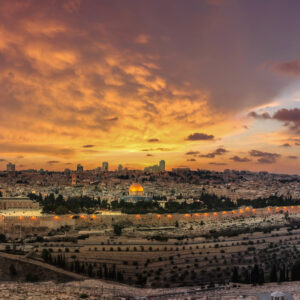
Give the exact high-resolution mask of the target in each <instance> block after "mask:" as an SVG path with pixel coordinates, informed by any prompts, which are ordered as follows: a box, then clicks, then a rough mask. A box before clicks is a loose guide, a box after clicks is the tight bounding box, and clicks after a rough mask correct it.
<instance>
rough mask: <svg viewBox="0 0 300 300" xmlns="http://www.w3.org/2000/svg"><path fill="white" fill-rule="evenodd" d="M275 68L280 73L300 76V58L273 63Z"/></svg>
mask: <svg viewBox="0 0 300 300" xmlns="http://www.w3.org/2000/svg"><path fill="white" fill-rule="evenodd" d="M273 69H274V70H275V71H277V72H278V73H280V74H284V75H290V76H300V60H291V61H287V62H282V63H276V64H274V65H273Z"/></svg>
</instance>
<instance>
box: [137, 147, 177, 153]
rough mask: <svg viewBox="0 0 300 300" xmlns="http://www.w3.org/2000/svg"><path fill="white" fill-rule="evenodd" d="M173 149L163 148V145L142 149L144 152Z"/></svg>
mask: <svg viewBox="0 0 300 300" xmlns="http://www.w3.org/2000/svg"><path fill="white" fill-rule="evenodd" d="M171 150H172V149H170V148H162V147H159V148H148V149H142V151H144V152H148V151H159V152H164V151H166V152H167V151H171Z"/></svg>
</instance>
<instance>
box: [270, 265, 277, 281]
mask: <svg viewBox="0 0 300 300" xmlns="http://www.w3.org/2000/svg"><path fill="white" fill-rule="evenodd" d="M270 281H271V282H277V267H276V265H273V267H272V270H271V273H270Z"/></svg>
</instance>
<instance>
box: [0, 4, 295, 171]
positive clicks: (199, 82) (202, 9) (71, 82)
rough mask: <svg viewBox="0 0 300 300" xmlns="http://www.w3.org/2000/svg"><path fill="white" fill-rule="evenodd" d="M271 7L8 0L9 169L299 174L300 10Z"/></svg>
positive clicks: (4, 157) (5, 105) (0, 81)
mask: <svg viewBox="0 0 300 300" xmlns="http://www.w3.org/2000/svg"><path fill="white" fill-rule="evenodd" d="M281 3H282V5H284V1H282V2H281ZM293 3H295V6H297V7H298V4H299V3H298V4H297V2H293ZM257 6H260V7H259V9H257ZM264 6H267V3H265V4H262V3H258V2H257V3H256V1H248V2H245V3H244V5H241V4H240V2H239V1H237V0H232V1H210V0H205V1H177V0H175V1H173V0H172V1H171V0H167V1H163V3H161V2H160V1H153V2H152V1H151V3H150V2H148V1H135V0H133V1H130V2H128V1H123V2H121V1H109V2H107V1H104V2H102V1H93V0H87V1H81V0H77V1H71V0H63V1H53V2H52V1H38V0H24V1H1V3H0V15H1V18H0V20H1V21H0V25H1V26H0V52H1V74H0V86H1V92H0V93H1V97H0V103H1V105H0V112H1V119H0V129H1V134H0V155H1V156H0V163H1V165H0V168H2V169H3V168H4V167H5V165H6V163H7V162H9V161H11V162H13V163H15V164H16V168H17V169H18V170H22V169H29V168H36V169H38V168H44V169H47V170H64V169H65V168H71V169H75V166H76V164H77V163H79V162H80V163H81V164H83V165H84V167H85V168H86V169H93V168H96V167H97V166H99V165H100V162H101V161H109V162H110V166H111V168H112V169H116V168H117V166H118V164H119V163H121V164H123V165H124V166H125V167H128V168H137V169H143V168H144V167H145V166H148V165H153V164H154V163H156V162H157V161H159V160H160V159H164V160H166V162H167V165H166V166H167V170H171V169H172V168H173V167H180V166H188V167H190V168H192V169H197V168H205V169H216V170H223V169H226V168H229V167H230V168H236V169H250V170H255V171H257V170H262V169H263V170H267V171H274V172H286V173H297V172H299V163H298V155H299V149H300V148H299V141H300V135H299V132H300V131H299V130H300V123H299V117H300V102H299V97H298V94H299V91H298V87H297V84H296V83H297V80H298V79H299V70H298V69H297V62H298V59H299V57H297V56H295V55H296V53H299V50H300V46H299V45H297V44H295V43H294V38H295V36H297V34H298V32H297V30H298V26H297V25H296V24H292V25H291V24H290V23H289V22H292V21H290V20H296V19H298V18H297V17H295V18H292V16H289V17H287V18H286V22H285V23H282V22H279V20H280V19H281V17H280V14H281V12H282V11H285V9H284V8H282V7H281V5H277V6H274V9H273V10H272V14H264V13H263V11H264V9H262V7H264ZM246 11H247V12H249V13H247V14H245V13H244V12H246ZM296 11H297V8H296V7H295V9H290V10H289V14H290V15H293V14H295V13H296ZM182 12H185V13H182ZM139 14H142V15H143V18H140V17H139ZM241 14H242V15H243V16H244V17H243V18H240V15H241ZM179 16H180V17H179ZM253 19H255V20H256V22H255V23H253V22H252V20H253ZM228 20H230V22H228ZM270 22H272V24H273V25H272V26H267V25H266V24H269V23H270ZM297 22H298V21H297ZM149 24H156V25H155V26H150V25H149ZM283 27H284V28H283ZM195 29H197V33H195ZM283 29H286V32H288V34H285V35H282V39H281V38H278V37H276V38H274V35H273V32H279V33H278V34H279V35H280V32H284V31H283ZM257 36H268V37H269V39H258V40H257ZM224 37H226V44H230V45H231V50H230V51H227V50H225V49H224V40H223V39H224ZM283 40H284V42H283ZM289 44H293V45H294V50H293V52H292V53H290V52H288V50H287V47H285V45H289ZM270 45H272V49H271V50H270V49H269V46H270ZM258 53H259V55H258ZM220 70H222V71H221V72H220ZM220 149H221V150H220Z"/></svg>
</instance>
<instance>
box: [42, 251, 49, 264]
mask: <svg viewBox="0 0 300 300" xmlns="http://www.w3.org/2000/svg"><path fill="white" fill-rule="evenodd" d="M42 259H43V260H44V261H45V262H49V251H48V250H47V249H43V251H42Z"/></svg>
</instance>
